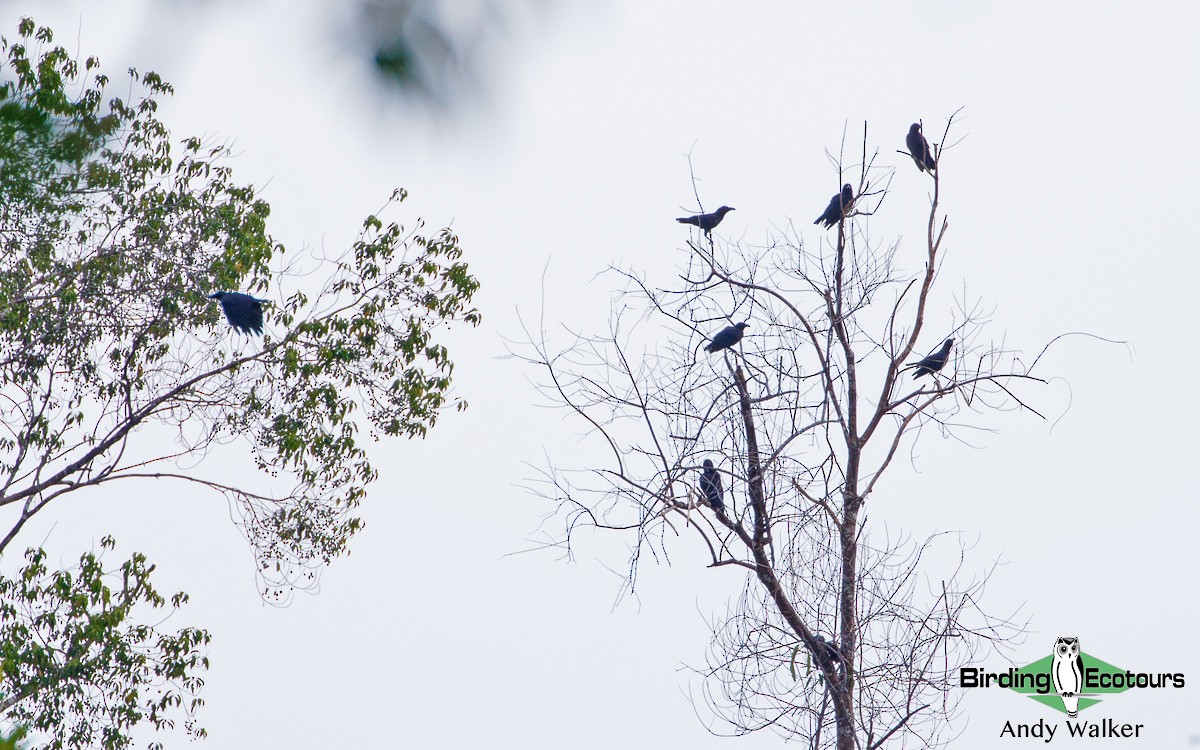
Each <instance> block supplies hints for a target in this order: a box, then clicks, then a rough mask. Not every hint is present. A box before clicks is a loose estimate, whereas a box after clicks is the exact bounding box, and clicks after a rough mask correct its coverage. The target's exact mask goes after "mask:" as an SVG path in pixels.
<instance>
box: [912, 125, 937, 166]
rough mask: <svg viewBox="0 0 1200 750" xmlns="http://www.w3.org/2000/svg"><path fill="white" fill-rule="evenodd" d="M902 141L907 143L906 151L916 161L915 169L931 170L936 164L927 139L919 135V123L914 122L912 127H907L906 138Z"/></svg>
mask: <svg viewBox="0 0 1200 750" xmlns="http://www.w3.org/2000/svg"><path fill="white" fill-rule="evenodd" d="M904 142H905V143H906V144H908V153H909V155H910V156H912V158H913V161H915V162H916V163H917V169H919V170H921V171H922V172H932V171H933V170H934V167H936V166H937V161H936V160H934V158H933V150H932V149H930V148H929V141H927V140H925V136H923V135H921V123H919V122H914V123H913V124H912V127H910V128H909V129H908V138H906V139H905V140H904Z"/></svg>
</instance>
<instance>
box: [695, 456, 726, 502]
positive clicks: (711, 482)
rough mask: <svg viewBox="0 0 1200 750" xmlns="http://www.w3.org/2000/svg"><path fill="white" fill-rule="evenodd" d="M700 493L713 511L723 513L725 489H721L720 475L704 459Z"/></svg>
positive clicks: (711, 464)
mask: <svg viewBox="0 0 1200 750" xmlns="http://www.w3.org/2000/svg"><path fill="white" fill-rule="evenodd" d="M700 491H701V492H702V493H704V497H705V498H706V499H707V500H708V504H709V506H710V507H712V509H713V510H715V511H718V512H720V513H724V512H725V489H724V488H723V487H721V474H720V472H718V471H717V470H716V468H714V467H713V462H712V461H710V460H709V459H707V458H706V459H704V473H702V474H701V475H700Z"/></svg>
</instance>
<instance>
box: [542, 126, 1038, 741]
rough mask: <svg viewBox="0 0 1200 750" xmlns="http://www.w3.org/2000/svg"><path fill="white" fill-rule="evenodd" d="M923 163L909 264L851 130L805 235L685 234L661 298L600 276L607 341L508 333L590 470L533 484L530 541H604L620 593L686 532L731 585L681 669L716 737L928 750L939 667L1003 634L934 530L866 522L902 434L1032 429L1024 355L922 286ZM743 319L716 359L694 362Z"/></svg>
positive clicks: (943, 708)
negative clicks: (727, 731)
mask: <svg viewBox="0 0 1200 750" xmlns="http://www.w3.org/2000/svg"><path fill="white" fill-rule="evenodd" d="M952 121H953V118H951V123H952ZM951 123H948V124H947V127H946V135H948V133H949V132H950V130H951ZM946 135H944V136H943V139H942V142H943V143H945V141H946ZM843 153H844V148H843ZM940 156H941V157H942V160H943V161H942V164H941V165H940V166H939V169H938V170H936V171H934V172H932V175H931V177H929V178H926V177H922V178H921V179H922V181H923V182H924V181H926V180H928V182H927V183H926V184H928V186H929V199H930V200H929V212H928V214H926V215H924V216H921V217H919V218H916V219H915V221H916V222H919V226H920V227H921V230H922V231H921V236H922V237H923V239H924V242H923V243H922V244H923V245H924V247H923V249H922V251H921V252H920V253H917V254H906V253H904V252H903V249H902V248H901V246H900V244H899V243H898V242H897V243H892V244H880V243H879V242H878V240H877V239H875V237H874V236H873V235H872V234H871V233H870V231H869V228H870V227H869V224H870V221H871V219H870V218H869V217H871V216H872V215H874V214H876V213H877V212H879V211H881V210H884V209H885V204H886V198H887V195H888V192H889V189H890V185H891V182H892V176H893V174H894V169H893V168H891V167H886V166H882V165H880V164H878V152H877V151H876V153H875V154H871V153H870V151H869V150H868V140H867V132H866V129H865V126H864V132H863V145H862V158H861V161H860V162H858V163H857V164H855V165H853V166H852V167H849V166H844V165H845V164H846V160H845V159H844V158H842V157H840V158H838V159H837V167H838V175H837V177H838V179H837V182H836V184H831V192H832V191H833V190H836V187H837V186H838V185H842V184H844V183H851V185H852V188H853V192H854V196H855V200H854V203H853V207H852V208H851V207H849V206H847V207H846V208H847V209H848V210H847V211H846V214H845V216H843V217H842V218H841V219H840V220H837V217H836V216H835V217H834V218H835V222H836V224H835V225H836V230H834V229H832V228H831V229H830V230H829V231H828V232H826V230H824V229H821V230H817V231H818V232H819V235H818V237H817V238H816V239H815V240H813V239H811V238H810V239H809V240H808V241H805V240H803V239H802V238H801V237H800V236H799V233H798V232H796V231H794V230H791V231H789V232H788V233H787V234H786V235H785V236H780V237H776V238H773V239H772V241H770V242H768V243H767V244H766V246H765V247H756V246H745V245H735V244H729V243H726V242H724V241H722V240H721V239H720V238H719V233H717V232H714V233H713V236H712V237H711V238H710V239H708V240H706V241H698V239H694V240H693V241H692V242H689V244H688V248H687V251H686V260H685V261H684V263H683V267H682V269H681V274H680V277H679V279H677V280H676V281H675V282H674V283H669V284H665V285H664V284H662V283H657V282H652V281H649V280H646V279H644V278H642V277H641V276H639V275H638V274H636V273H634V272H631V271H626V272H620V273H621V275H622V276H623V278H624V281H625V284H626V285H627V286H626V289H625V291H624V292H623V293H622V295H623V299H622V300H621V303H620V304H615V305H614V306H613V307H614V309H615V310H617V311H618V312H617V313H616V316H617V317H616V318H615V319H614V320H612V322H611V330H610V332H608V333H605V334H594V335H576V334H569V336H570V338H569V341H568V343H567V344H566V345H565V346H563V345H557V346H553V345H552V344H551V337H550V334H549V333H547V332H546V331H535V332H534V335H531V336H530V345H531V347H532V350H533V352H534V353H533V354H532V355H530V356H529V359H530V360H531V361H532V362H533V363H535V364H536V365H537V366H538V367H539V368H540V369H541V370H542V372H543V374H544V376H545V379H544V381H543V382H542V384H541V387H542V390H543V392H544V393H545V394H546V395H547V396H548V397H549V398H550V399H551V400H552V401H553V402H555V403H557V404H559V405H561V406H563V407H564V408H566V409H567V410H568V411H570V412H572V413H573V414H574V415H575V416H576V417H577V418H578V420H579V422H580V423H581V424H582V425H584V426H585V427H586V429H587V434H588V438H589V439H590V440H591V441H592V442H591V443H590V444H591V445H593V446H594V447H595V448H596V450H595V453H594V456H593V458H592V462H591V464H592V465H590V466H586V467H580V468H577V469H576V468H570V467H568V468H563V467H561V466H554V465H551V466H549V467H548V468H547V469H546V471H545V476H544V485H543V487H544V488H545V489H544V490H543V493H544V494H545V495H546V496H547V497H548V498H550V499H552V500H553V501H554V502H555V503H556V505H557V509H558V514H559V516H560V517H561V520H562V524H563V525H562V529H563V531H562V533H561V534H559V535H555V536H553V537H552V539H551V542H552V543H553V544H555V545H558V546H560V547H561V548H562V549H565V550H566V551H567V553H568V554H573V552H572V550H573V546H572V545H573V544H574V541H573V539H574V535H575V533H576V532H577V531H579V530H580V529H582V528H588V527H593V528H597V529H603V530H608V531H610V532H612V533H615V534H619V535H622V536H624V537H625V538H626V541H627V543H628V545H629V548H630V549H631V556H630V560H629V578H628V582H627V585H628V586H629V587H630V588H632V587H633V586H635V585H636V581H637V573H638V567H639V564H640V562H641V561H642V560H644V559H647V556H650V557H651V558H652V559H655V560H675V559H679V554H678V552H677V551H675V548H676V547H677V546H678V545H679V544H680V543H681V542H683V541H685V540H688V539H690V540H691V541H692V542H693V543H694V546H693V547H692V549H693V550H695V551H698V552H700V553H701V554H702V555H704V557H705V558H706V559H707V564H708V565H709V566H711V567H713V568H728V567H736V568H740V569H742V570H744V571H745V572H746V575H745V577H744V579H743V580H744V584H743V591H742V592H741V595H740V596H739V597H738V598H737V599H736V601H735V602H734V603H733V604H731V605H730V608H729V611H728V614H727V616H726V617H725V618H724V619H723V620H720V619H719V620H717V621H716V622H715V623H714V624H713V639H712V647H711V653H710V655H709V659H708V666H707V667H706V668H703V669H701V670H700V672H701V674H703V675H704V676H705V678H706V683H705V686H706V693H705V694H706V696H707V699H708V701H709V703H710V706H711V708H712V709H713V710H714V711H715V712H716V713H717V714H718V715H719V716H722V717H723V718H724V719H725V720H727V721H728V722H729V725H730V726H731V727H732V728H733V731H734V732H735V733H744V732H751V731H756V730H761V729H769V730H773V731H777V732H779V733H781V734H782V735H784V736H785V737H787V738H789V739H798V740H800V741H801V743H802V744H804V745H805V746H807V747H812V748H825V747H836V748H837V749H838V750H855V749H862V748H876V747H880V746H882V745H884V744H885V743H886V744H887V746H897V747H930V746H934V745H937V744H938V743H939V742H942V741H944V732H945V729H946V727H947V720H948V719H949V718H950V717H951V716H953V714H954V707H955V700H954V698H953V695H952V694H951V693H950V692H949V687H950V686H951V685H952V680H953V675H954V674H955V669H956V668H957V666H958V665H959V664H961V663H963V661H965V660H969V659H971V658H973V657H974V656H977V655H978V652H979V650H981V649H984V648H986V647H988V646H989V645H991V644H993V643H995V642H996V641H1003V640H1004V639H1006V638H1011V637H1013V636H1015V635H1017V634H1018V633H1019V632H1020V630H1021V628H1022V625H1021V623H1014V622H1012V621H1011V620H1010V619H1007V618H1003V617H1001V618H997V617H994V616H992V615H991V614H989V613H988V612H986V611H985V610H984V609H982V604H981V594H982V589H983V585H984V583H985V581H986V579H987V572H986V571H984V572H982V573H981V574H979V575H978V576H972V575H968V574H967V573H966V572H965V570H964V568H963V565H962V562H961V561H962V553H963V550H962V549H961V546H960V545H954V546H953V547H952V549H951V553H952V555H953V557H954V559H955V560H958V561H959V562H958V563H956V564H952V565H951V568H950V569H932V570H931V569H930V568H929V567H928V566H927V564H926V563H927V560H928V559H929V558H930V557H931V556H935V553H936V552H937V551H938V543H939V541H940V540H944V541H949V542H950V543H951V544H954V543H953V541H952V540H953V539H954V537H947V536H946V535H941V534H933V535H931V536H928V537H927V538H918V539H916V540H911V541H910V540H908V539H907V538H906V537H904V536H903V534H900V535H897V534H896V533H895V530H894V529H891V530H889V529H888V528H887V527H886V526H881V525H880V524H879V523H875V524H871V523H869V521H870V518H869V516H868V515H867V512H866V509H867V508H868V507H869V506H873V507H879V506H878V505H877V504H878V503H888V504H889V505H890V504H896V503H912V504H919V503H920V502H921V498H919V497H910V498H904V497H896V496H895V493H889V492H888V484H887V483H886V477H888V476H890V473H889V469H891V468H892V467H894V466H896V465H897V464H898V463H901V461H898V460H897V459H902V458H903V456H904V455H905V454H906V452H908V451H910V450H911V449H912V448H913V446H914V445H915V443H916V441H917V440H918V439H921V438H928V437H931V436H933V435H935V434H941V435H943V436H947V437H958V438H961V437H962V433H963V432H965V431H966V430H969V429H972V428H973V427H974V424H973V423H974V422H976V421H977V420H978V419H979V418H980V415H987V414H990V413H993V412H994V411H995V410H997V409H1018V410H1025V411H1029V412H1031V413H1034V414H1036V412H1033V410H1032V408H1030V407H1029V406H1028V405H1027V404H1026V403H1025V401H1024V400H1023V398H1022V395H1021V393H1020V391H1021V388H1022V387H1023V386H1028V385H1033V384H1038V383H1042V382H1044V381H1042V380H1041V379H1040V378H1039V377H1037V376H1036V375H1035V374H1034V368H1035V367H1036V366H1037V365H1038V358H1035V359H1034V360H1033V361H1032V362H1031V363H1028V364H1027V363H1026V361H1025V360H1022V359H1021V358H1020V357H1019V356H1017V354H1016V353H1015V352H1012V351H1008V350H1005V349H1003V348H1001V347H999V346H996V345H995V344H993V343H991V342H990V341H989V340H988V339H987V338H986V333H985V328H986V323H987V321H986V320H985V319H984V317H983V316H982V315H981V314H980V313H979V312H978V308H976V307H970V308H965V307H959V308H958V309H952V308H947V306H945V305H944V304H943V303H942V302H941V298H940V297H938V296H936V295H935V294H934V289H935V282H936V281H937V278H938V272H939V269H940V268H941V261H942V257H943V248H944V243H945V241H946V236H947V231H948V227H949V224H948V222H947V220H946V218H945V216H944V214H943V213H942V201H943V193H942V187H943V184H942V179H941V173H942V167H944V166H945V165H946V164H948V163H949V161H948V159H949V151H948V150H942V151H941V153H940ZM906 161H907V159H906ZM906 181H907V180H906ZM818 210H819V207H818V206H813V207H812V209H811V212H810V215H811V214H816V213H817V211H818ZM906 266H907V267H909V268H912V267H915V269H916V270H913V271H906V270H904V269H905V268H906ZM630 300H633V301H630ZM742 321H748V322H749V323H750V328H749V330H748V331H747V332H746V336H745V338H743V339H742V341H741V343H740V344H739V345H738V346H735V347H734V348H732V349H727V350H724V351H721V352H718V353H716V354H712V355H706V354H705V353H704V351H703V349H704V345H705V344H706V343H707V342H708V341H709V340H710V339H711V337H712V336H713V335H714V334H715V333H716V332H717V331H719V330H721V329H722V328H725V327H726V326H728V325H730V324H732V323H738V322H742ZM950 337H954V338H955V339H956V340H957V342H958V343H957V344H956V346H955V351H954V353H953V354H952V356H951V360H950V363H949V364H947V365H946V366H945V368H944V369H942V370H941V372H938V373H934V374H932V375H928V376H926V377H924V378H922V379H914V378H913V377H912V375H913V372H914V371H913V370H912V369H911V368H909V367H908V365H910V364H911V363H912V362H915V361H918V360H920V359H921V358H922V357H923V356H925V355H926V353H927V352H930V351H933V350H935V349H939V348H940V346H941V345H942V343H943V341H944V340H946V339H947V338H950ZM704 459H709V460H712V461H713V464H714V465H715V468H716V469H717V470H718V471H720V473H721V477H722V480H723V482H722V483H723V485H724V487H725V490H726V495H725V498H724V503H723V504H724V506H725V510H721V509H719V508H716V507H714V504H713V503H710V502H709V500H708V499H707V498H706V496H705V493H704V492H703V491H701V489H700V487H699V484H700V483H699V478H700V471H701V467H702V463H703V460H704ZM928 486H929V489H928V492H930V493H934V492H952V491H953V490H952V489H951V488H948V487H945V486H943V485H939V484H937V483H936V482H931V483H929V485H928Z"/></svg>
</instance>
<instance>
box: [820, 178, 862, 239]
mask: <svg viewBox="0 0 1200 750" xmlns="http://www.w3.org/2000/svg"><path fill="white" fill-rule="evenodd" d="M853 206H854V188H852V187H850V185H848V184H847V185H842V192H840V193H838V194H837V195H835V196H833V199H832V200H831V201H829V205H828V206H827V207H826V208H825V213H823V214H821V215H820V216H818V217H817V220H816V221H814V222H813V224H820V223H821V222H825V228H826V229H828V228H830V227H831V226H833V225H834V224H837V223H838V222H839V221H841V220H842V219H844V218H846V214H848V213H850V209H851V208H853Z"/></svg>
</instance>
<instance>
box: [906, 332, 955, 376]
mask: <svg viewBox="0 0 1200 750" xmlns="http://www.w3.org/2000/svg"><path fill="white" fill-rule="evenodd" d="M952 346H954V339H946V342H945V343H944V344H942V348H941V349H938V350H937V351H936V352H934V353H933V354H930V355H929V356H928V357H926V358H925V359H923V360H921V361H920V362H914V363H912V364H910V365H909V367H915V368H917V372H916V373H915V374H914V375H913V380H916V379H917V378H919V377H921V376H922V375H928V374H929V373H931V372H938V371H939V370H941V369H942V368H943V367H945V366H946V360H948V359H950V347H952Z"/></svg>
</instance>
